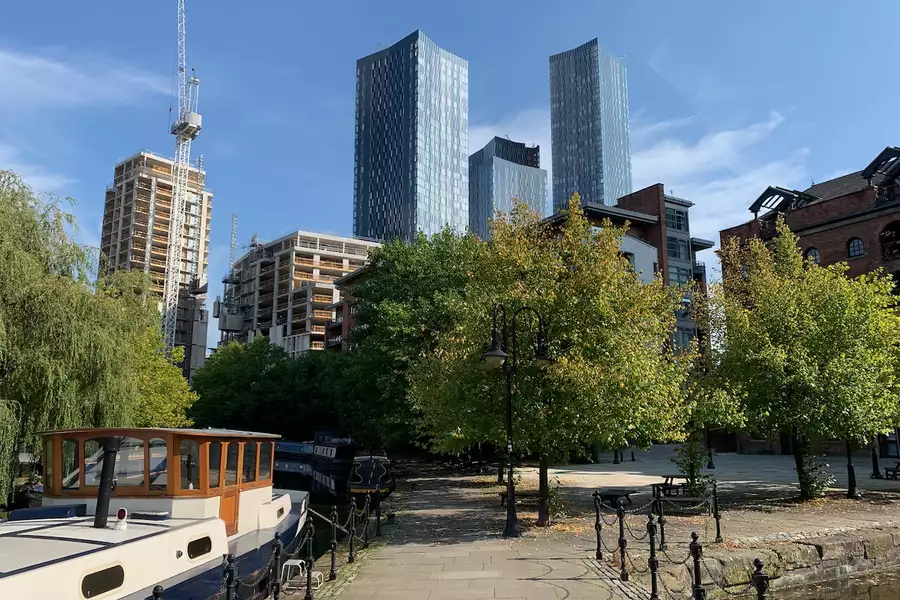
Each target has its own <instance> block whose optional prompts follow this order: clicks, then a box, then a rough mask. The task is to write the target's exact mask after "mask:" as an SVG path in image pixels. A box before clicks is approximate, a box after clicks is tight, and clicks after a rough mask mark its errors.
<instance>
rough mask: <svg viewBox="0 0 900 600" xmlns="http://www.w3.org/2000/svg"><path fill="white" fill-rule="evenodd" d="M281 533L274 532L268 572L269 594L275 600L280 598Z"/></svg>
mask: <svg viewBox="0 0 900 600" xmlns="http://www.w3.org/2000/svg"><path fill="white" fill-rule="evenodd" d="M281 550H282V544H281V532H278V531H276V532H275V542H274V543H273V544H272V568H271V570H270V571H269V585H268V588H269V593H270V594H271V595H272V597H273V598H275V600H278V598H280V597H281Z"/></svg>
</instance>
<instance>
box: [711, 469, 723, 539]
mask: <svg viewBox="0 0 900 600" xmlns="http://www.w3.org/2000/svg"><path fill="white" fill-rule="evenodd" d="M713 518H715V520H716V543H717V544H721V543H722V542H723V541H724V540H723V538H722V515H720V514H719V484H718V483H717V482H716V480H715V479H713Z"/></svg>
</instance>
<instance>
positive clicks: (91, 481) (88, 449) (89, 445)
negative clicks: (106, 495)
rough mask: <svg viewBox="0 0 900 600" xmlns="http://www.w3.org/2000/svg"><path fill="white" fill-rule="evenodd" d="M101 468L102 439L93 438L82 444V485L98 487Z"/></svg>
mask: <svg viewBox="0 0 900 600" xmlns="http://www.w3.org/2000/svg"><path fill="white" fill-rule="evenodd" d="M102 468H103V439H102V438H93V439H90V440H85V442H84V485H86V486H98V485H100V470H101V469H102Z"/></svg>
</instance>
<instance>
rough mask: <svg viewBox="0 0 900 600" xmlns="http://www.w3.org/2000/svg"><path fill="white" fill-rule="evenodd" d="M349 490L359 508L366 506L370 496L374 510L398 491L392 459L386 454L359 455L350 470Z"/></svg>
mask: <svg viewBox="0 0 900 600" xmlns="http://www.w3.org/2000/svg"><path fill="white" fill-rule="evenodd" d="M347 488H348V490H349V491H350V494H351V495H352V496H353V497H354V498H355V499H356V504H357V506H364V504H365V501H366V497H367V496H368V497H370V498H371V499H372V508H373V509H374V508H375V507H376V506H377V504H378V503H379V502H381V501H384V500H385V499H386V498H387V497H388V496H390V495H391V494H392V493H393V491H394V490H395V489H397V480H396V479H395V478H394V473H393V469H392V468H391V461H390V459H389V458H388V457H387V456H386V455H384V454H365V453H363V454H357V455H356V457H355V458H354V459H353V467H352V468H351V469H350V478H349V480H348V481H347Z"/></svg>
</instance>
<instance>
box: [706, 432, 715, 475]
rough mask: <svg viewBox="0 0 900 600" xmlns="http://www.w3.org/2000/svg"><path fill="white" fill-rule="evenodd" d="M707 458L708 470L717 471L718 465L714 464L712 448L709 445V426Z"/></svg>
mask: <svg viewBox="0 0 900 600" xmlns="http://www.w3.org/2000/svg"><path fill="white" fill-rule="evenodd" d="M706 458H707V461H706V468H707V469H715V468H716V465H715V464H714V463H713V457H712V448H711V447H710V445H709V425H707V426H706Z"/></svg>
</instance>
